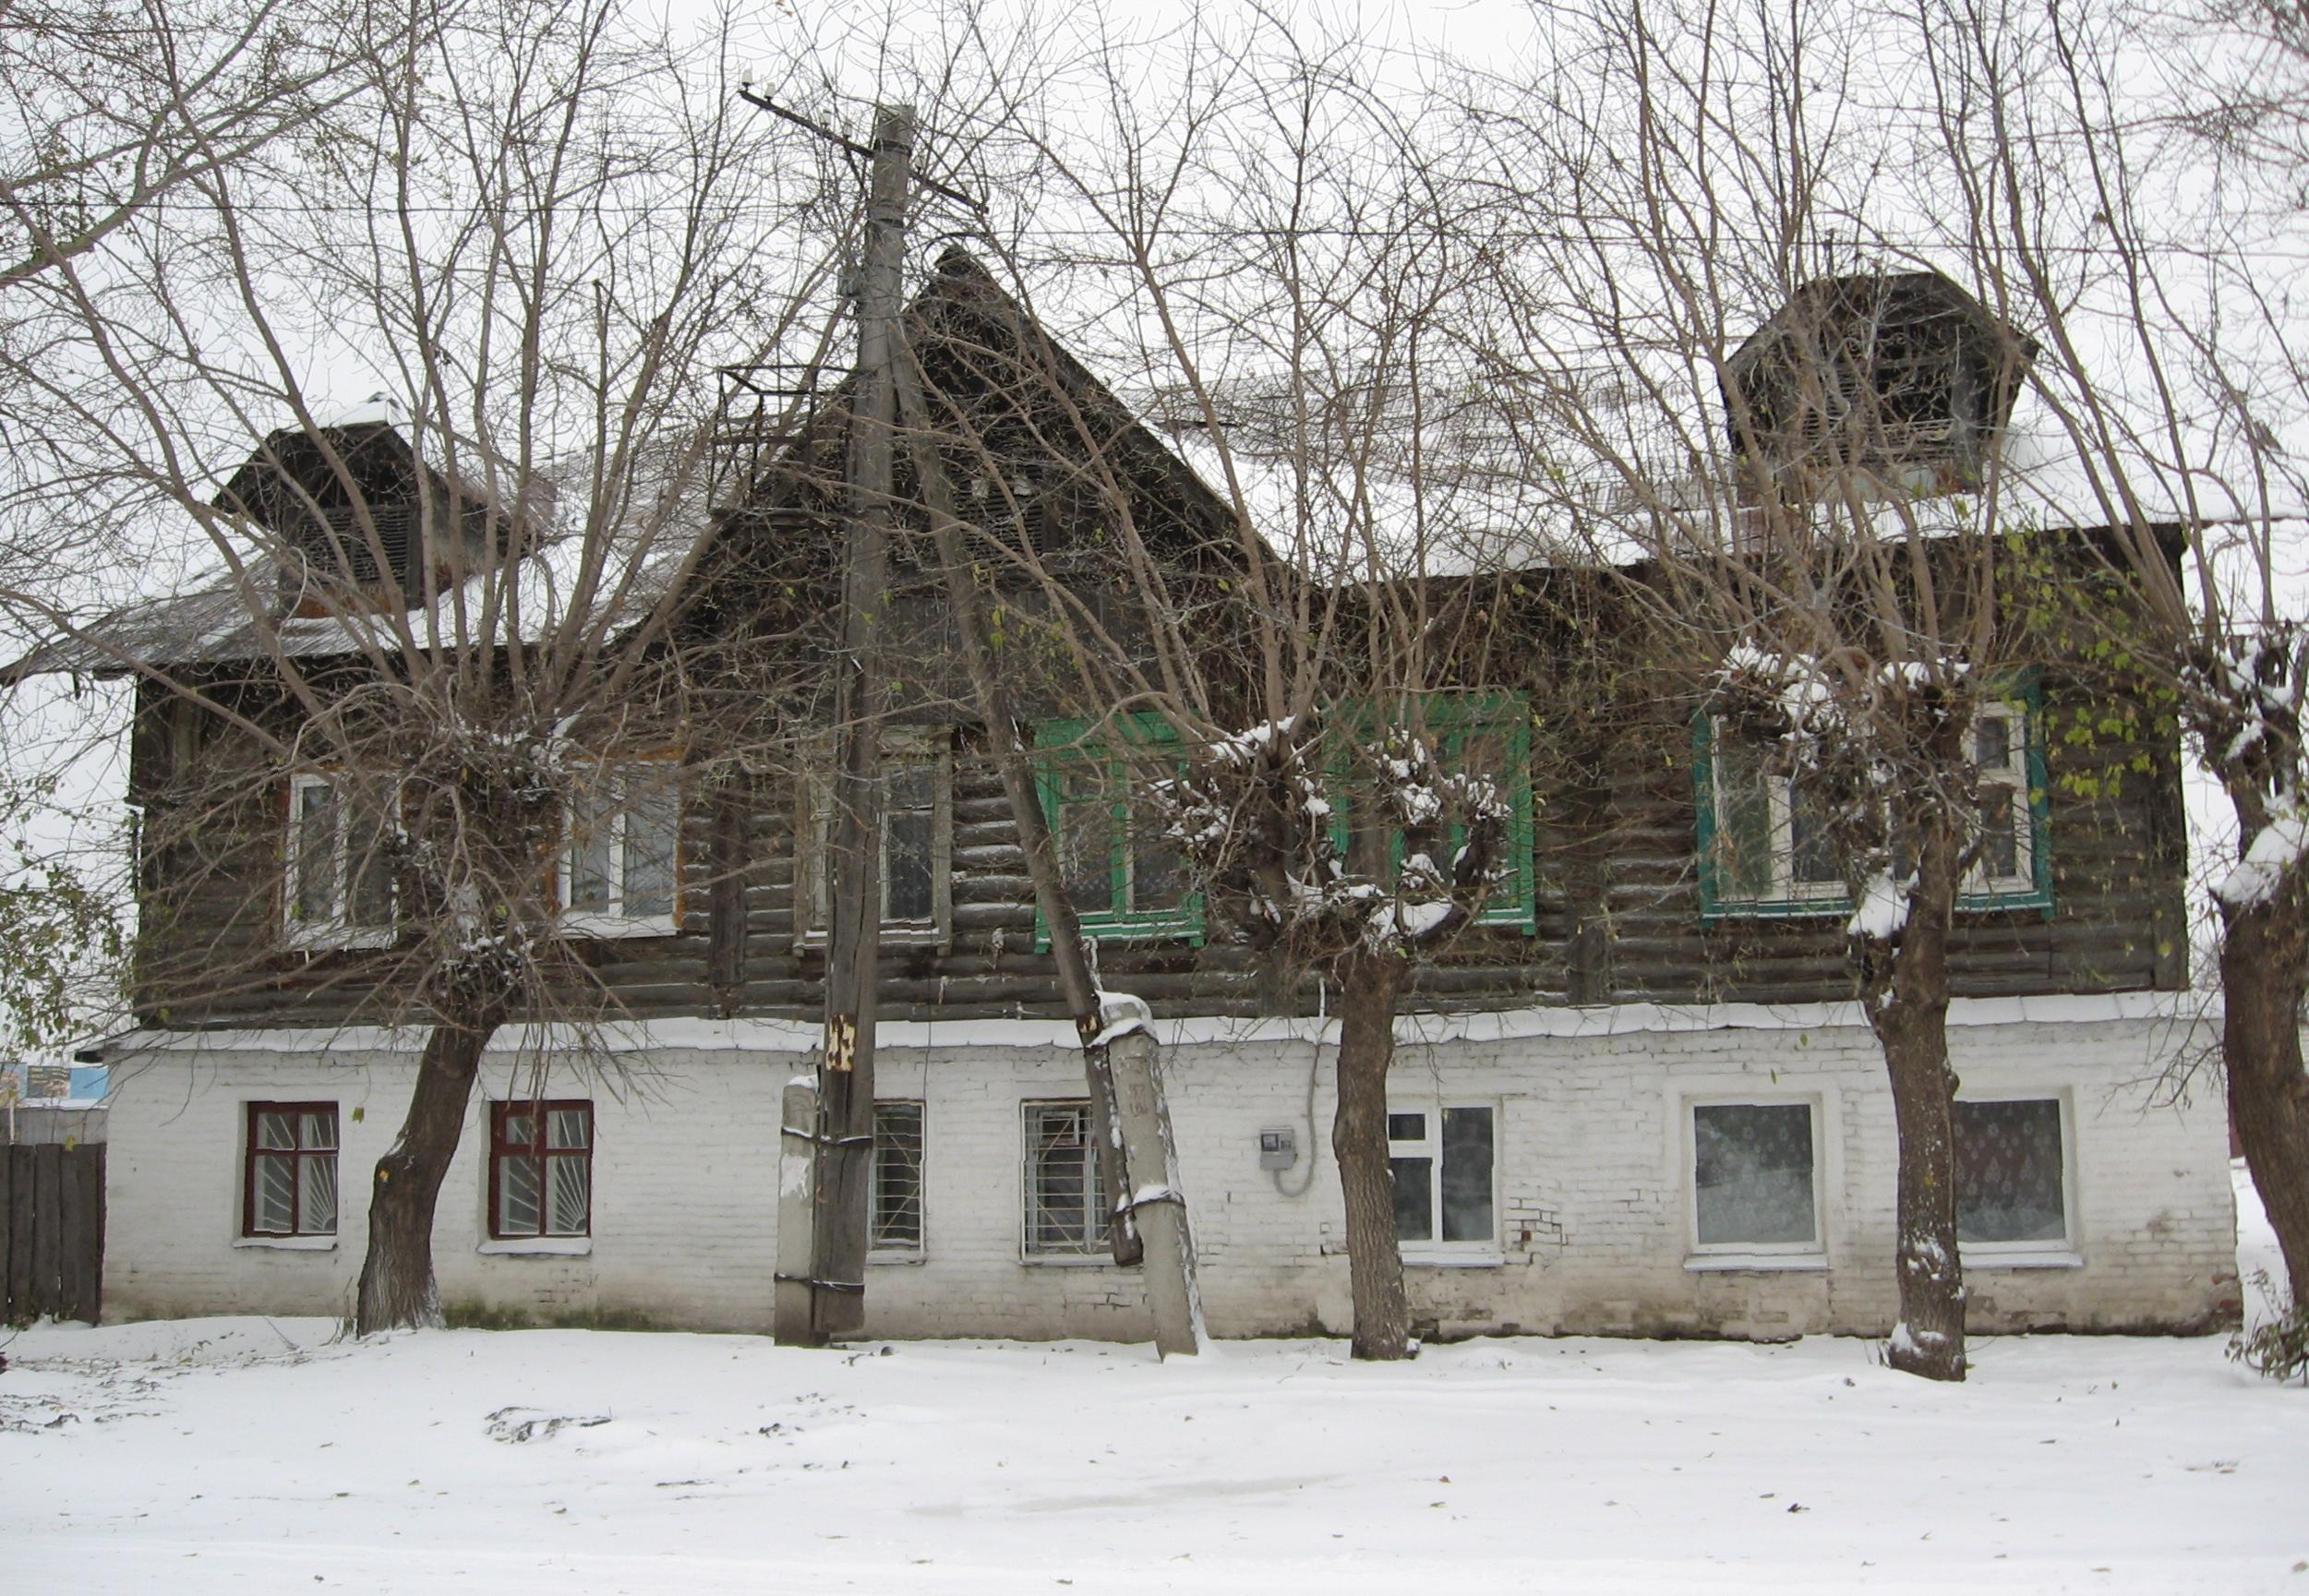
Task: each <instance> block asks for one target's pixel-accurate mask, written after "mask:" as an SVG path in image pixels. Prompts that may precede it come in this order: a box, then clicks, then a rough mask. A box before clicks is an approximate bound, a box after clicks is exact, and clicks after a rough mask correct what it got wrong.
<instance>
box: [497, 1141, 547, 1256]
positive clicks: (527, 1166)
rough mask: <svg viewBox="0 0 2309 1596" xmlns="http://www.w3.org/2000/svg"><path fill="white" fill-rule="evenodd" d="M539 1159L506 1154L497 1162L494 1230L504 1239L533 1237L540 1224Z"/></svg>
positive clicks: (540, 1183)
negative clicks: (495, 1227)
mask: <svg viewBox="0 0 2309 1596" xmlns="http://www.w3.org/2000/svg"><path fill="white" fill-rule="evenodd" d="M537 1164H538V1160H537V1159H536V1158H534V1157H531V1156H529V1155H527V1154H522V1153H508V1154H505V1155H504V1156H502V1157H501V1158H499V1160H498V1171H497V1195H498V1204H497V1229H498V1233H499V1235H504V1236H535V1235H538V1234H540V1233H541V1231H542V1227H541V1225H540V1224H539V1222H538V1221H539V1217H540V1211H541V1209H540V1198H541V1188H542V1184H543V1182H542V1181H541V1179H540V1177H539V1175H538V1171H537Z"/></svg>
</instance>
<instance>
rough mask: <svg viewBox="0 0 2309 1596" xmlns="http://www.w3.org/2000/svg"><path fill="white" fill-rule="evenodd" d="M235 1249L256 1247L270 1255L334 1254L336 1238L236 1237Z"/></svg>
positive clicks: (234, 1240)
mask: <svg viewBox="0 0 2309 1596" xmlns="http://www.w3.org/2000/svg"><path fill="white" fill-rule="evenodd" d="M233 1245H235V1247H256V1248H259V1249H260V1250H261V1251H264V1252H269V1253H333V1252H335V1251H336V1250H337V1238H336V1237H334V1236H236V1237H235V1238H234V1239H233Z"/></svg>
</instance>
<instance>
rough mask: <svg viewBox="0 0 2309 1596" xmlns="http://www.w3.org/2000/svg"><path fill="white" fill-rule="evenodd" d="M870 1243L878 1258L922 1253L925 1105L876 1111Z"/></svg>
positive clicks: (891, 1105)
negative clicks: (923, 1107)
mask: <svg viewBox="0 0 2309 1596" xmlns="http://www.w3.org/2000/svg"><path fill="white" fill-rule="evenodd" d="M872 1216H873V1217H872V1230H871V1231H870V1233H869V1234H870V1239H871V1241H872V1245H873V1250H874V1251H875V1252H877V1253H888V1254H911V1255H914V1256H917V1257H919V1256H920V1254H921V1251H922V1105H921V1104H920V1103H919V1102H907V1101H891V1102H878V1103H876V1104H875V1105H874V1160H873V1209H872Z"/></svg>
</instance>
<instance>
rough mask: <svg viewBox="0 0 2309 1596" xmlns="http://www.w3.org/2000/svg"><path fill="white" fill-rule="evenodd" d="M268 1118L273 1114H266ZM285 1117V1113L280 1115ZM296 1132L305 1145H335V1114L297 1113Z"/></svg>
mask: <svg viewBox="0 0 2309 1596" xmlns="http://www.w3.org/2000/svg"><path fill="white" fill-rule="evenodd" d="M266 1117H267V1118H268V1119H270V1118H273V1117H274V1116H271V1115H267V1116H266ZM280 1117H282V1118H286V1116H285V1115H283V1116H280ZM297 1122H298V1134H299V1136H300V1137H301V1139H302V1141H301V1145H303V1146H307V1147H333V1146H336V1145H337V1116H336V1115H334V1114H332V1113H318V1114H299V1115H298V1116H297Z"/></svg>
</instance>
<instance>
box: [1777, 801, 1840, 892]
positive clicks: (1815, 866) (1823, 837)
mask: <svg viewBox="0 0 2309 1596" xmlns="http://www.w3.org/2000/svg"><path fill="white" fill-rule="evenodd" d="M1828 820H1829V808H1828V805H1827V804H1825V803H1824V802H1822V800H1821V798H1819V796H1818V794H1817V790H1816V789H1815V788H1813V787H1810V786H1806V785H1804V784H1800V783H1798V782H1794V781H1791V782H1790V783H1789V784H1788V846H1789V852H1790V862H1789V873H1790V875H1791V876H1792V877H1793V879H1794V880H1796V881H1798V882H1801V883H1803V884H1804V885H1807V886H1817V885H1820V884H1822V883H1835V882H1842V881H1843V880H1844V872H1843V871H1842V870H1839V869H1838V868H1837V865H1836V856H1835V849H1834V846H1833V845H1832V842H1831V839H1830V836H1829V832H1828Z"/></svg>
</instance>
